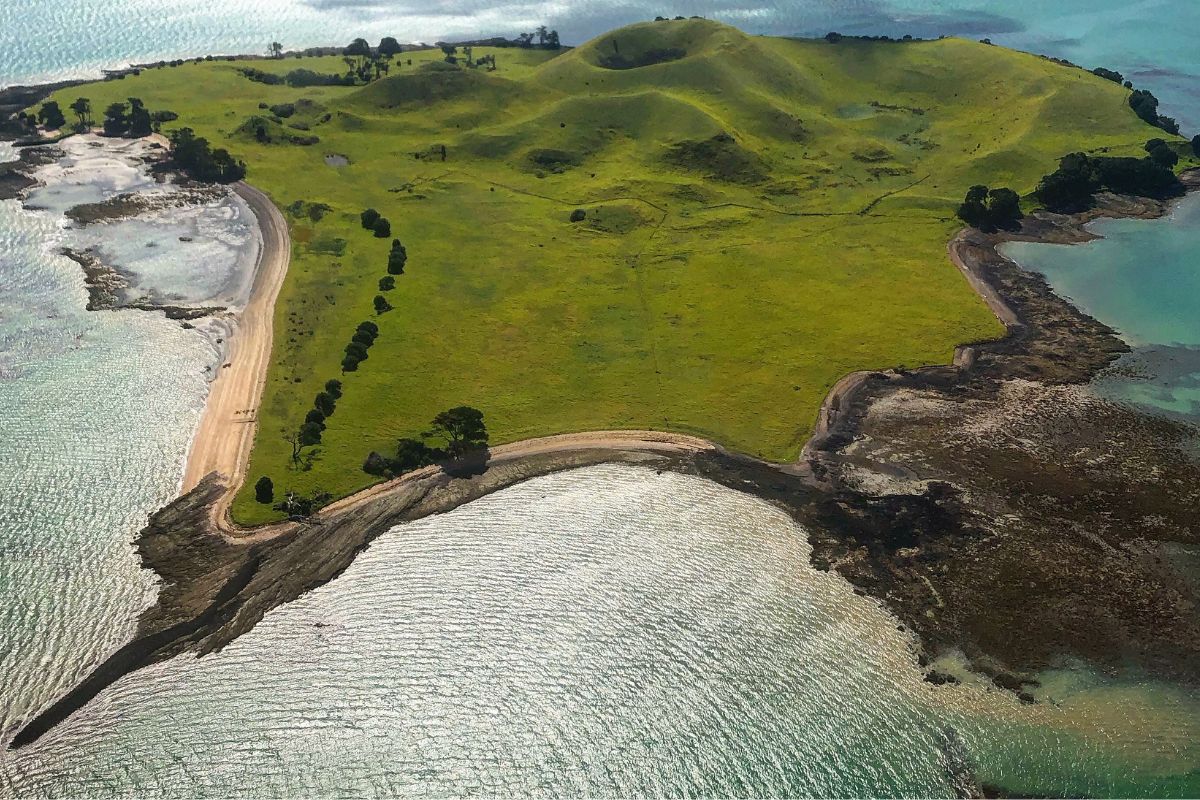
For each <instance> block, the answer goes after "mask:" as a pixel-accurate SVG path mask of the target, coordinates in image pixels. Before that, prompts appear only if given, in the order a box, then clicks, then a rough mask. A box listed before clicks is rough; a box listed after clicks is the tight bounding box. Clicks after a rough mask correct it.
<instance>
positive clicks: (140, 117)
mask: <svg viewBox="0 0 1200 800" xmlns="http://www.w3.org/2000/svg"><path fill="white" fill-rule="evenodd" d="M128 119H129V135H130V136H132V137H134V138H135V139H140V138H142V137H143V136H149V135H150V134H151V133H153V132H154V130H153V128H154V120H153V119H152V118H151V116H150V112H149V111H148V110H147V109H146V104H145V103H143V102H142V101H141V100H139V99H138V98H136V97H131V98H129V118H128Z"/></svg>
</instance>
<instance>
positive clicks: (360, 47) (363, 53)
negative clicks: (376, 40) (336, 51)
mask: <svg viewBox="0 0 1200 800" xmlns="http://www.w3.org/2000/svg"><path fill="white" fill-rule="evenodd" d="M342 54H343V55H347V56H354V57H355V58H361V59H368V58H370V57H371V45H370V44H368V43H367V40H366V39H355V40H354V41H353V42H351V43H350V44H348V45H347V46H346V49H345V50H343V51H342Z"/></svg>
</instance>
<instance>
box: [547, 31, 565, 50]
mask: <svg viewBox="0 0 1200 800" xmlns="http://www.w3.org/2000/svg"><path fill="white" fill-rule="evenodd" d="M546 47H549V48H550V49H552V50H558V49H559V48H561V47H562V42H560V41H559V39H558V31H550V33H549V34H547V36H546Z"/></svg>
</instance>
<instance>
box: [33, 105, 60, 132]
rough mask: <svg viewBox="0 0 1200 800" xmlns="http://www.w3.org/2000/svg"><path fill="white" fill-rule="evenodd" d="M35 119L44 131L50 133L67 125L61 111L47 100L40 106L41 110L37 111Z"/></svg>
mask: <svg viewBox="0 0 1200 800" xmlns="http://www.w3.org/2000/svg"><path fill="white" fill-rule="evenodd" d="M37 119H38V122H40V123H42V125H43V126H44V127H45V128H46V130H50V131H56V130H58V129H59V128H61V127H62V126H63V125H66V124H67V119H66V117H64V116H63V113H62V109H61V108H59V107H58V103H56V102H54V101H53V100H48V101H46V102H45V103H43V104H42V107H41V109H39V110H38V115H37Z"/></svg>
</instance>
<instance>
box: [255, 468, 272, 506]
mask: <svg viewBox="0 0 1200 800" xmlns="http://www.w3.org/2000/svg"><path fill="white" fill-rule="evenodd" d="M254 499H255V500H257V501H258V502H260V503H271V502H274V500H275V484H274V483H273V482H272V481H271V479H270V478H268V477H267V476H266V475H263V476H262V477H261V478H259V479H258V483H256V484H254Z"/></svg>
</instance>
